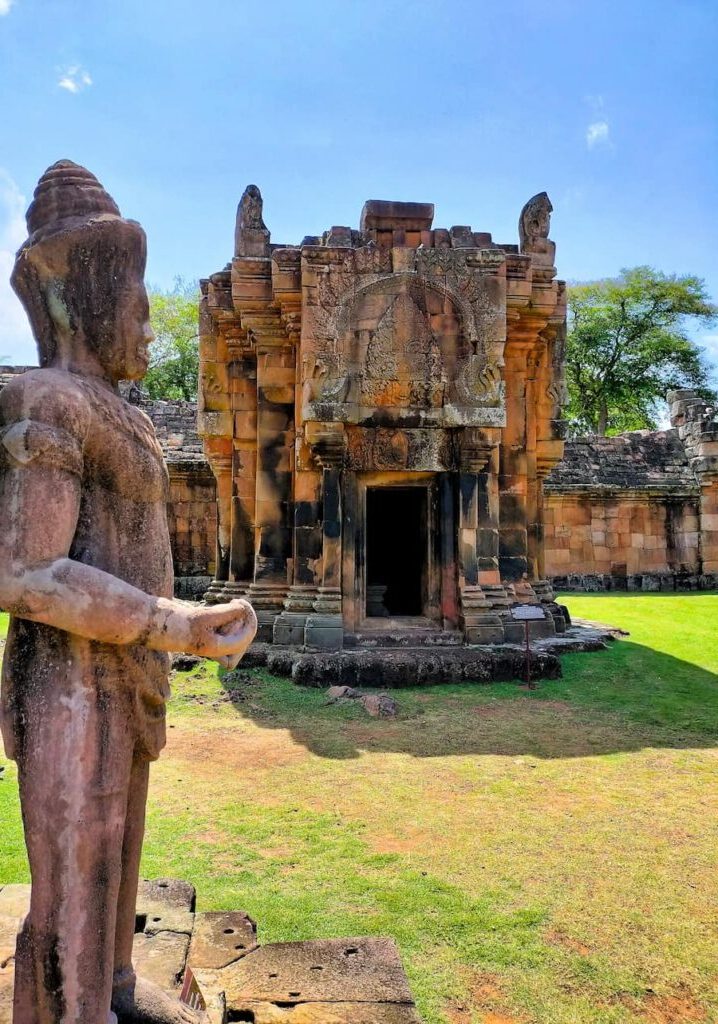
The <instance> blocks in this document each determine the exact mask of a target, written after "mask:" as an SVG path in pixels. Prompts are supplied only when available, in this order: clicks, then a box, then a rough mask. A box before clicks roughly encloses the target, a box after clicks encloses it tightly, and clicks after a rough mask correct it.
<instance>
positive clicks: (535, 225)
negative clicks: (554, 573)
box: [519, 192, 556, 264]
mask: <svg viewBox="0 0 718 1024" xmlns="http://www.w3.org/2000/svg"><path fill="white" fill-rule="evenodd" d="M552 211H553V206H552V205H551V200H550V199H549V197H548V193H546V192H538V193H537V194H536V195H535V196H532V197H531V199H529V201H528V202H527V203H526V205H525V206H524V208H523V210H522V211H521V216H520V217H519V242H520V247H521V252H526V253H532V254H534V255H538V256H550V258H551V259H550V263H551V264H553V260H554V256H555V252H556V246H555V245H554V243H553V242H551V241H549V237H548V234H549V231H550V229H551V213H552ZM541 262H542V263H543V262H544V261H543V260H542V261H541Z"/></svg>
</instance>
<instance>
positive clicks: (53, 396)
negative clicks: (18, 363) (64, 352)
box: [0, 369, 92, 441]
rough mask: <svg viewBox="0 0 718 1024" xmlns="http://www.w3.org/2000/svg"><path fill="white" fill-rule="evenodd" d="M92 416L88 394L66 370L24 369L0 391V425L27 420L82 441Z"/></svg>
mask: <svg viewBox="0 0 718 1024" xmlns="http://www.w3.org/2000/svg"><path fill="white" fill-rule="evenodd" d="M91 419H92V407H91V404H90V401H89V399H88V396H87V394H86V393H85V391H84V390H83V388H82V387H81V386H80V385H79V383H78V381H77V379H76V378H75V376H74V375H73V374H71V373H68V372H67V371H65V370H56V369H37V370H27V371H26V372H25V373H22V374H19V375H18V376H17V377H15V378H14V379H13V380H11V381H10V382H9V383H8V384H6V385H5V387H4V388H3V389H2V391H0V424H2V425H3V426H9V425H10V424H12V423H18V422H20V421H25V420H29V421H32V422H35V423H44V424H47V425H49V426H52V427H58V428H60V429H62V430H64V431H66V432H67V433H68V434H71V435H72V436H73V437H75V438H78V439H80V440H83V441H84V438H85V437H86V435H87V432H88V430H89V429H90V422H91Z"/></svg>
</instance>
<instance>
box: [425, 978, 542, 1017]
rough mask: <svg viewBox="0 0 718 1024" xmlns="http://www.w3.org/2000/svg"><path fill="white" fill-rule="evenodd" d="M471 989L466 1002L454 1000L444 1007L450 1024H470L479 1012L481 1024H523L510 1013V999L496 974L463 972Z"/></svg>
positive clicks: (468, 987) (468, 990)
mask: <svg viewBox="0 0 718 1024" xmlns="http://www.w3.org/2000/svg"><path fill="white" fill-rule="evenodd" d="M462 975H463V977H464V980H465V984H466V988H467V996H466V998H465V999H463V1000H461V999H452V1000H451V1001H450V1002H449V1003H447V1005H446V1006H445V1007H444V1013H445V1014H446V1017H447V1020H448V1021H449V1022H450V1024H470V1022H471V1021H472V1020H473V1019H475V1014H476V1013H477V1012H478V1014H479V1017H478V1020H479V1021H480V1022H481V1024H523V1020H524V1018H521V1017H514V1016H512V1015H511V1014H510V1013H508V1011H507V1010H506V996H505V994H504V991H503V989H502V987H501V983H500V981H499V979H498V978H497V977H496V975H495V974H486V973H477V972H475V971H469V970H467V971H465V972H462Z"/></svg>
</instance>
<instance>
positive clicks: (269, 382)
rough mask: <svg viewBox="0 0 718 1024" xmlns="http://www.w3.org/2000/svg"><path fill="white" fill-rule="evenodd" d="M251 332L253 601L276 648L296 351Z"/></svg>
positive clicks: (262, 635) (286, 549)
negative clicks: (253, 370)
mask: <svg viewBox="0 0 718 1024" xmlns="http://www.w3.org/2000/svg"><path fill="white" fill-rule="evenodd" d="M249 319H250V318H249V317H248V318H247V320H249ZM257 319H258V318H257ZM249 326H250V329H252V330H253V332H254V335H255V339H256V346H257V475H256V503H255V510H256V511H255V531H254V532H255V556H254V580H253V582H252V585H251V586H250V588H249V591H248V598H249V600H250V601H251V603H252V606H253V607H254V610H255V611H256V613H257V621H258V623H259V628H258V631H257V639H259V640H265V641H267V642H271V641H272V638H273V627H274V621H275V619H276V618H277V616H278V615H279V614H280V612H281V611H282V608H283V607H284V600H285V598H286V596H287V591H288V589H289V560H290V559H291V555H292V514H291V513H292V448H293V441H294V349H293V347H292V345H291V343H290V342H289V341H288V340H287V338H286V335H284V334H283V333H279V332H278V331H277V332H274V331H271V330H265V329H264V325H263V324H261V323H253V324H251V325H249Z"/></svg>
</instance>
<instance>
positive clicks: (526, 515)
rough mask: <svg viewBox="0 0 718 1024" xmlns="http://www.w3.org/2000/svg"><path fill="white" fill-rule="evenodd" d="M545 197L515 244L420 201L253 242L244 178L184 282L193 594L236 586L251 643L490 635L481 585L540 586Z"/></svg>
mask: <svg viewBox="0 0 718 1024" xmlns="http://www.w3.org/2000/svg"><path fill="white" fill-rule="evenodd" d="M550 211H551V204H550V201H549V200H548V197H547V196H546V194H545V193H540V194H539V195H537V196H534V197H533V199H532V200H530V201H529V203H527V204H526V206H525V207H524V209H523V211H522V215H521V222H520V227H519V232H520V240H521V252H519V251H518V248H519V247H518V246H516V245H513V244H511V245H508V246H504V247H502V246H498V245H496V244H495V243H493V242H492V239H491V235H490V234H489V233H488V232H477V231H474V230H473V229H472V228H471V227H470V226H468V225H455V226H453V227H452V228H451V229H450V230H446V229H442V228H432V226H431V225H432V218H433V206H431V204H426V203H399V202H390V201H379V200H370V201H369V202H367V204H366V205H365V207H364V210H363V212H362V216H361V226H360V230H359V231H357V230H354V229H351V228H349V227H345V226H334V227H332V228H331V229H330V230H328V231H326V232H324V233H323V234H322V235H321V236H311V237H307V238H305V240H304V242H303V243H302V244H301V245H300V246H268V241H269V235H268V232H267V229H266V228H265V226H264V220H263V212H262V199H261V195H260V193H259V190H258V189H256V187H255V186H250V187H249V188H248V189H247V191H246V192H245V194H244V196H243V197H242V201H241V203H240V211H239V217H238V221H237V235H236V239H237V242H236V245H235V250H234V259H233V260H232V262H231V265H229V266H228V267H227V268H226V269H225V270H222V271H219V272H218V273H216V274H212V275H211V276H210V277H209V278H208V279H207V280H206V281H204V282H202V285H201V289H202V301H201V316H200V358H201V367H202V368H201V373H200V376H201V399H200V406H201V408H200V433H201V434H202V435H203V438H204V446H205V452H206V455H207V458H208V460H209V462H210V464H211V466H212V469H213V472H214V473H215V476H216V478H217V487H218V518H219V532H218V541H219V551H220V557H219V563H218V565H217V580H216V582H215V584H214V585H213V587H212V592H213V593H214V592H216V591H219V590H221V589H222V588H223V587H230V586H237V585H240V584H241V585H244V586H246V588H247V593H248V597H249V600H250V601H251V602H252V603H253V604H254V606H255V607H256V608H257V611H258V615H259V620H260V633H259V637H258V639H260V640H261V641H262V642H273V643H274V644H275V645H285V646H290V647H300V646H302V643H303V644H304V645H305V646H307V647H309V648H316V649H318V650H341V649H343V648H344V647H347V646H350V645H351V642H352V637H355V636H357V635H359V634H367V633H369V632H372V633H374V632H375V633H376V634H377V638H376V639H377V646H380V647H381V646H391V645H392V637H393V636H395V635H397V634H398V635H401V636H403V637H404V638H405V639H406V640H407V642H408V645H409V646H413V645H414V643H413V642H414V641H415V640H416V638H417V637H420V636H421V634H423V633H425V632H427V631H432V632H435V633H448V634H450V635H451V636H452V637H453V638H454V639H455V640H456V641H458V642H459V643H462V642H466V643H470V644H471V643H477V642H493V641H496V642H500V641H502V640H504V639H506V636H505V633H504V629H503V623H504V621H505V618H501V616H499V615H498V614H497V613H496V611H495V609H496V607H497V604H496V601H498V606H501V607H503V602H506V603H507V604H508V605H510V604H511V603H512V602H513V601H515V600H517V599H518V597H517V595H516V594H515V593H514V591H513V587H514V584H521V583H522V581H524V580H525V581H526V583H527V585H528V586H529V588H530V586H531V584H532V583H534V582H536V583H538V582H539V577H540V571H541V565H542V539H541V538H542V526H543V509H542V499H541V496H542V490H541V480H542V479H543V478H544V476H545V475H546V473H547V472H548V470H549V469H550V468H551V466H552V465H553V464H554V463H555V462H556V461H557V460H558V459H559V458H560V456H561V451H562V446H563V442H562V440H561V438H562V434H561V430H560V411H561V403H562V401H563V398H564V392H565V388H564V385H563V358H564V354H563V332H564V326H565V305H566V295H565V286H564V284H563V283H562V282H560V281H556V280H555V270H554V268H553V253H554V246H553V242H551V241H550V239H549V238H548V234H549V213H550ZM250 222H251V223H252V224H253V225H254V226H253V228H251V229H250V228H249V227H248V225H249V223H250ZM262 232H264V234H262ZM529 353H531V355H530V356H529ZM528 438H530V440H528V441H527V439H528ZM527 445H528V447H527ZM529 448H530V451H529ZM489 587H494V588H498V589H499V590H500V591H501V593H500V594H499V593H497V592H496V591H495V592H494V593H493V595H492V596H491V597H488V596H487V594H488V589H486V592H485V588H489ZM310 595H311V598H310ZM494 598H496V601H495V600H494ZM528 599H529V600H534V601H537V600H538V598H537V594H536V593H534V594H530V595H529V598H528ZM547 600H548V598H547ZM298 601H299V604H298V603H297V602H298ZM302 601H304V604H302ZM554 622H556V623H557V624H559V623H558V619H554V617H553V616H552V617H551V618H550V619H548V620H547V623H548V626H547V628H549V629H551V628H553V623H554ZM419 642H421V641H419ZM319 665H320V663H319V662H315V663H314V669H313V671H314V675H315V677H316V676H317V675H318V673H319ZM353 667H354V666H351V668H352V669H353ZM276 671H278V672H286V662H285V663H279V662H278V663H277V666H276ZM299 671H300V672H301V671H302V670H301V669H300V670H299ZM407 672H408V669H407V667H406V666H402V665H401V664H396V665H395V666H392V665H391V664H389V665H388V666H387V673H388V674H392V673H394V675H395V676H396V677H397V679H403V678H404V677H405V676H406V675H407ZM332 681H333V682H336V681H337V680H336V679H334V680H332ZM341 682H342V683H346V685H352V684H353V682H356V684H357V685H362V680H361V679H359V678H356V679H344V678H342V679H341ZM367 685H372V684H367Z"/></svg>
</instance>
